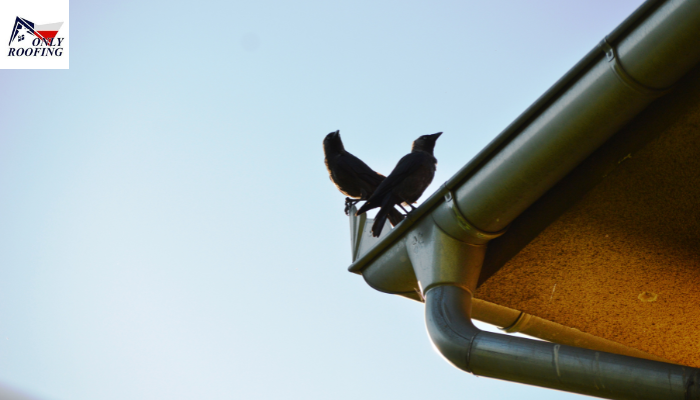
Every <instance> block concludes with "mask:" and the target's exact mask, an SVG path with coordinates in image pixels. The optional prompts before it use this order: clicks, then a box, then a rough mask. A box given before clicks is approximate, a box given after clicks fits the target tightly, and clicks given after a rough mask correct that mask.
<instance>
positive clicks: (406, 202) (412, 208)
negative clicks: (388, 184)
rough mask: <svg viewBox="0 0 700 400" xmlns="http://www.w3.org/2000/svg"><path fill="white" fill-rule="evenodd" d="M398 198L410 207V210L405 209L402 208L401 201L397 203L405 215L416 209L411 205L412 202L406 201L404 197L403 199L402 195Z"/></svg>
mask: <svg viewBox="0 0 700 400" xmlns="http://www.w3.org/2000/svg"><path fill="white" fill-rule="evenodd" d="M399 198H400V199H401V200H403V204H406V205H408V206H409V207H411V211H406V209H405V208H403V205H401V203H399V207H401V209H402V210H404V211H406V215H408V214H410V213H412V212H414V211H416V208H415V207H413V204H411V203H409V202H408V201H406V199H404V198H403V197H399Z"/></svg>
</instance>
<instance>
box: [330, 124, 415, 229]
mask: <svg viewBox="0 0 700 400" xmlns="http://www.w3.org/2000/svg"><path fill="white" fill-rule="evenodd" d="M323 152H324V154H325V155H326V159H325V162H326V168H327V169H328V175H329V177H330V178H331V181H332V182H333V183H334V184H335V186H336V187H337V188H338V190H340V192H341V193H342V194H344V195H346V196H348V197H346V198H345V214H348V211H349V210H350V207H351V206H352V205H353V204H355V203H357V202H358V201H360V200H367V199H369V198H370V196H372V193H374V191H375V189H377V186H379V184H381V183H382V181H383V180H384V179H385V177H384V175H382V174H380V173H378V172H375V171H374V170H372V168H370V167H369V166H368V165H367V164H365V163H364V162H362V160H360V159H359V158H357V157H355V156H354V155H352V154H350V153H349V152H347V151H346V150H345V147H344V146H343V141H342V140H340V131H335V132H331V133H329V134H328V135H326V138H325V139H323ZM351 197H352V199H351ZM353 199H356V200H353ZM388 218H389V222H391V224H392V225H394V226H396V224H398V223H399V222H401V221H402V220H403V219H404V216H403V215H402V214H401V213H400V212H398V211H397V210H396V209H395V208H393V207H392V209H391V210H388ZM385 219H386V218H385Z"/></svg>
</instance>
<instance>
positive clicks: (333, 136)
mask: <svg viewBox="0 0 700 400" xmlns="http://www.w3.org/2000/svg"><path fill="white" fill-rule="evenodd" d="M323 150H324V151H325V152H329V151H332V152H338V153H339V152H342V151H345V147H344V146H343V141H342V140H340V131H335V132H331V133H329V134H328V135H326V138H325V139H323Z"/></svg>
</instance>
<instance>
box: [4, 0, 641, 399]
mask: <svg viewBox="0 0 700 400" xmlns="http://www.w3.org/2000/svg"><path fill="white" fill-rule="evenodd" d="M2 1H7V0H2ZM639 4H641V1H639V0H629V1H628V0H615V1H602V0H596V1H592V0H567V1H561V0H527V1H526V0H522V1H521V0H518V1H516V0H512V1H479V2H477V1H466V0H465V1H459V2H458V1H450V2H438V3H435V2H427V1H426V2H415V1H401V2H399V1H381V0H379V1H378V0H373V1H364V0H358V1H353V2H328V1H315V2H314V1H301V2H294V3H292V2H280V1H248V2H239V1H210V0H204V1H198V2H184V1H177V0H169V1H158V0H139V1H129V0H127V1H118V2H95V1H82V0H81V1H78V0H73V1H72V2H71V5H70V7H71V9H70V27H71V29H70V37H69V38H68V39H67V40H69V41H70V43H71V55H70V70H45V71H41V70H31V71H29V70H26V71H22V70H5V71H0V93H2V95H1V96H0V107H1V108H0V109H1V110H2V111H0V112H1V115H2V118H0V384H2V385H5V386H9V387H13V388H15V389H18V390H20V391H23V392H25V393H28V394H32V395H35V396H37V397H38V398H41V399H46V400H103V399H105V400H111V399H115V400H116V399H119V400H123V399H130V400H134V399H169V400H170V399H366V400H371V399H399V398H400V399H426V398H431V399H441V398H464V399H512V398H516V396H517V398H519V399H568V398H574V397H578V396H575V395H571V394H563V393H561V392H555V391H551V390H547V389H541V388H536V387H529V386H524V385H519V384H514V383H508V382H502V381H496V380H491V379H486V378H476V377H474V376H472V375H469V374H467V373H464V372H462V371H459V370H457V369H455V368H454V367H452V366H451V365H449V364H448V363H447V362H445V361H444V360H443V359H442V358H441V356H439V355H438V354H437V353H436V351H435V350H433V348H432V346H431V344H430V341H429V339H428V337H427V334H426V331H425V326H424V317H423V306H422V305H421V304H419V303H417V302H413V301H410V300H406V299H403V298H399V297H395V296H390V295H386V294H382V293H379V292H376V291H374V290H373V289H371V288H370V287H368V286H367V285H366V284H365V283H364V281H363V280H362V279H361V278H360V277H358V276H356V275H354V274H351V273H349V272H347V267H348V265H349V264H350V263H351V259H350V244H349V228H348V220H347V217H346V216H345V215H344V214H343V199H344V196H342V195H341V194H340V193H338V192H337V191H336V190H335V188H334V186H333V185H332V184H331V183H330V181H329V180H328V176H327V173H326V171H325V167H324V165H323V152H322V148H321V142H322V140H323V137H324V136H325V135H326V134H327V133H328V132H330V131H333V130H336V129H340V132H341V135H342V138H343V140H344V142H345V145H346V148H347V149H348V150H349V151H351V152H352V153H354V154H355V155H357V156H359V157H360V158H362V159H363V160H365V161H366V162H367V163H368V164H370V165H371V166H372V167H373V168H375V169H376V170H378V171H380V172H383V173H385V174H388V173H389V172H390V171H391V169H392V168H393V166H394V165H395V164H396V162H397V161H398V159H399V158H400V157H401V156H403V155H404V154H405V153H407V152H408V151H409V150H410V144H411V141H413V140H414V139H415V138H417V137H418V136H420V135H423V134H429V133H434V132H438V131H444V132H445V133H444V135H443V136H442V137H441V138H440V140H439V141H438V142H437V146H436V150H435V154H436V157H437V158H438V160H439V165H438V171H437V175H436V177H435V180H434V183H433V185H432V186H431V187H430V188H429V189H428V190H427V191H426V195H424V196H423V199H425V198H427V197H428V195H429V194H430V193H432V192H433V191H434V190H435V189H436V188H437V187H438V186H439V185H440V184H442V183H443V182H444V181H445V180H447V179H448V178H449V177H450V176H452V175H453V174H454V173H455V172H456V171H457V170H458V169H459V168H460V167H461V166H463V165H464V164H465V163H467V162H468V161H469V159H471V158H472V157H473V156H474V155H475V154H476V153H477V152H478V151H479V150H481V149H482V148H483V147H484V146H485V145H486V144H487V143H488V142H489V141H490V140H491V139H493V138H494V137H495V136H496V135H497V134H498V133H500V132H501V131H502V130H503V129H504V128H505V127H506V126H507V125H508V124H509V123H510V122H512V121H513V120H514V119H515V118H516V117H517V116H518V115H519V114H520V113H521V112H523V111H524V110H525V109H526V108H527V107H528V106H529V105H530V104H532V103H533V102H534V101H535V100H536V99H537V97H539V96H540V95H541V94H542V93H544V92H545V90H546V89H547V88H549V87H550V86H551V85H552V84H553V83H554V82H555V81H556V80H557V79H559V78H560V77H561V76H562V75H563V74H564V73H565V72H566V71H567V70H568V69H569V68H571V67H572V66H573V65H574V64H575V63H576V62H577V61H578V60H580V59H581V58H582V57H583V56H584V55H585V54H586V53H587V52H588V51H589V50H590V49H591V48H593V47H594V46H595V45H596V44H597V43H598V42H599V41H600V40H601V39H602V38H603V37H604V36H605V35H606V34H608V33H609V32H610V31H612V29H613V28H614V27H615V26H617V25H618V24H619V23H620V22H622V20H623V19H624V18H625V17H627V16H628V15H629V14H630V13H631V12H632V11H633V10H634V9H635V8H636V7H637V6H639ZM1 10H2V8H1V7H0V12H1ZM26 18H29V16H26ZM10 30H11V28H10V27H7V29H5V28H4V27H0V33H2V32H6V33H7V34H8V35H9V33H10ZM2 37H3V36H0V38H2Z"/></svg>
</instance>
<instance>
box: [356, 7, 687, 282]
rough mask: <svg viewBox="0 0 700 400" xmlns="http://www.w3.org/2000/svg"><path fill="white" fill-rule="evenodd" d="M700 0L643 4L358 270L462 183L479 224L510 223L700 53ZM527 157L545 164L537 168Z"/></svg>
mask: <svg viewBox="0 0 700 400" xmlns="http://www.w3.org/2000/svg"><path fill="white" fill-rule="evenodd" d="M699 8H700V6H699V5H698V4H697V2H694V1H692V0H670V1H662V0H649V1H647V2H645V3H644V4H642V6H640V7H639V8H638V9H637V10H636V11H635V12H634V13H632V14H631V15H630V16H629V17H628V18H627V19H625V21H623V22H622V24H620V25H619V26H618V27H617V28H615V30H613V31H612V32H611V33H610V35H608V36H607V37H606V38H605V39H604V40H603V41H601V43H599V44H598V45H597V46H596V47H595V48H593V49H592V50H591V51H590V52H589V53H588V54H587V55H586V56H585V57H584V58H583V59H582V60H581V61H579V62H578V63H577V64H576V65H575V66H574V67H573V68H572V69H571V70H569V71H568V72H567V73H566V74H565V75H564V76H563V77H562V78H561V79H559V81H557V82H556V83H555V84H554V85H553V86H552V87H551V88H550V89H549V90H547V92H545V93H544V94H543V95H542V96H541V97H540V98H539V99H538V100H537V101H536V102H535V103H534V104H533V105H532V106H530V107H529V108H528V109H527V110H525V112H524V113H523V114H521V115H520V116H519V117H518V118H517V119H516V120H515V121H514V122H513V123H511V124H510V125H509V126H508V127H507V128H506V129H505V130H504V131H503V132H502V133H501V134H500V135H498V136H497V137H496V138H495V139H494V140H493V141H492V142H491V143H489V144H488V145H487V146H486V147H485V148H484V149H483V150H482V151H481V152H479V153H478V154H477V155H476V156H475V157H474V158H473V159H472V160H471V161H469V163H467V164H466V165H465V166H464V167H463V168H462V169H460V170H459V171H458V172H457V173H456V174H455V175H454V176H453V177H452V178H450V179H449V180H448V181H446V182H445V183H444V184H443V186H442V187H441V188H440V189H439V190H438V191H437V192H435V193H433V194H432V195H431V196H430V197H429V198H428V199H427V200H425V201H424V202H423V203H422V204H421V205H420V207H418V209H416V210H415V211H414V212H413V213H412V214H411V215H410V216H409V217H408V218H407V219H406V220H404V221H403V222H402V223H401V224H399V225H398V226H397V227H395V228H394V229H392V230H391V232H389V234H388V235H387V236H386V237H384V238H383V239H382V240H381V241H379V242H378V243H377V244H376V245H375V246H374V247H373V248H371V249H369V250H368V251H367V252H366V253H364V254H362V255H361V257H359V258H358V259H357V260H354V262H353V263H352V265H350V267H349V268H348V269H349V271H350V272H354V273H360V272H361V271H362V270H363V269H364V268H365V267H366V265H367V264H368V263H370V262H371V261H372V260H374V259H375V258H376V257H377V256H379V255H380V254H381V253H382V252H383V251H384V250H385V249H386V248H388V247H389V246H391V244H392V243H394V242H396V241H397V240H398V239H399V238H401V237H402V236H403V234H404V233H405V232H407V231H408V230H410V229H411V227H412V226H413V225H414V224H415V223H416V221H418V220H419V219H421V218H422V217H423V216H424V215H426V214H427V213H429V212H430V211H432V210H433V209H434V208H435V207H436V206H438V205H439V203H441V202H442V201H444V200H443V199H444V197H445V195H446V194H447V193H448V192H450V191H452V190H456V196H457V198H458V199H459V200H458V201H457V202H458V204H459V208H460V210H462V213H463V214H464V216H465V217H466V219H467V220H468V221H470V222H471V223H472V224H473V225H474V226H475V227H478V228H481V230H484V231H487V232H488V231H492V232H494V231H500V230H502V229H504V228H505V227H506V226H507V225H508V223H509V222H510V221H512V220H513V219H514V218H515V217H517V215H519V214H520V213H521V212H522V211H523V210H524V209H526V208H527V206H529V205H530V204H532V202H534V201H535V200H536V199H537V198H539V197H540V196H541V195H542V194H543V193H544V192H545V191H546V190H547V189H548V188H550V187H551V186H553V185H554V184H555V183H556V182H557V181H558V180H559V179H561V178H562V177H563V176H564V175H565V174H566V173H568V172H569V171H570V170H571V169H573V167H575V166H576V165H577V164H578V163H579V162H581V161H582V160H583V159H584V158H585V157H586V156H587V155H588V154H590V153H591V152H592V151H593V150H595V148H597V147H598V146H600V145H601V144H602V143H603V142H605V141H606V140H607V139H608V138H609V137H610V136H612V135H613V134H614V133H615V132H616V131H617V130H618V129H619V128H620V127H621V126H623V125H624V124H625V123H626V122H627V121H629V120H630V119H631V118H632V117H634V115H636V114H637V113H638V112H640V111H641V110H642V109H643V108H644V107H646V106H647V105H648V104H649V103H650V102H651V101H652V100H653V99H654V96H657V95H662V94H663V93H665V91H666V90H667V89H668V87H669V86H670V85H671V84H672V83H673V82H675V81H677V80H678V79H680V78H681V77H682V76H683V75H684V74H685V73H686V72H687V71H688V70H690V68H692V67H693V66H694V65H696V64H697V63H698V61H700V46H697V43H698V40H700V10H699ZM662 39H663V40H662ZM615 48H616V49H617V50H616V51H615V52H611V51H610V50H611V49H615ZM606 50H607V52H606ZM612 54H614V55H615V56H616V57H614V58H612V59H611V58H610V56H611V55H612ZM620 71H623V72H622V75H620ZM625 71H626V72H625ZM638 77H642V78H645V79H647V80H645V81H640V78H638ZM655 77H658V78H655ZM630 83H632V86H633V87H630ZM635 83H636V85H635ZM659 85H663V86H659ZM634 86H636V87H637V88H639V87H642V88H648V89H650V90H649V91H647V92H646V93H640V92H638V91H635V88H634ZM516 139H519V140H516ZM540 139H546V140H540ZM533 150H534V151H535V153H532V152H531V151H533ZM538 150H539V151H538ZM537 153H539V154H537ZM516 158H517V160H516ZM542 160H544V161H549V162H544V163H542V162H538V161H542ZM524 162H527V163H529V164H535V165H534V166H533V167H534V168H532V169H531V170H530V171H527V172H529V174H528V175H529V176H524V174H523V173H522V167H523V166H524ZM516 172H517V173H516ZM509 183H510V184H509Z"/></svg>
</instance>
